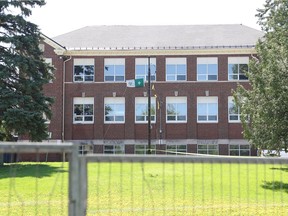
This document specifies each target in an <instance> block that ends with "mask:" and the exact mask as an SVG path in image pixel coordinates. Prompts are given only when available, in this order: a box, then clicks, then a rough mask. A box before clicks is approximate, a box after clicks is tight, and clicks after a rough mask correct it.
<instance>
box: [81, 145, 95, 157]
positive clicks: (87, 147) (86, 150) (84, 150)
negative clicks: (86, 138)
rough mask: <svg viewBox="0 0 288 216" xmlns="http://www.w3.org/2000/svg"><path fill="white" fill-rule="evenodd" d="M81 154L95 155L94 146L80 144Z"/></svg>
mask: <svg viewBox="0 0 288 216" xmlns="http://www.w3.org/2000/svg"><path fill="white" fill-rule="evenodd" d="M79 154H80V155H86V154H93V145H91V144H88V143H80V145H79Z"/></svg>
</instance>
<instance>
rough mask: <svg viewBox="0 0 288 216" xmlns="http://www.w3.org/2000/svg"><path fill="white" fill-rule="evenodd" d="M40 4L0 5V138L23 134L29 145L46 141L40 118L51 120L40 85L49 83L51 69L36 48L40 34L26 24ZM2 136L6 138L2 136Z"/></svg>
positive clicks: (4, 0) (6, 1) (39, 0)
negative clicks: (33, 10) (27, 138)
mask: <svg viewBox="0 0 288 216" xmlns="http://www.w3.org/2000/svg"><path fill="white" fill-rule="evenodd" d="M44 4H45V1H44V0H23V1H19V0H1V1H0V128H1V132H2V135H1V138H2V139H4V138H3V137H5V139H7V137H9V134H11V133H15V134H18V135H23V134H26V135H28V136H29V139H30V140H31V141H41V140H43V139H46V138H47V137H48V134H47V126H46V125H45V119H44V117H43V114H45V115H46V116H47V117H48V118H49V117H51V103H52V102H53V101H52V99H51V98H49V97H46V96H44V94H43V85H44V84H45V83H48V82H49V80H50V79H52V75H51V70H52V69H53V68H51V67H50V66H49V65H48V64H46V63H45V61H44V60H43V58H42V52H41V50H40V48H39V43H40V41H41V34H40V31H39V29H38V27H37V25H35V24H33V23H31V22H28V21H27V20H26V18H27V17H29V16H30V15H31V9H32V8H33V7H35V6H43V5H44ZM3 132H4V133H6V135H5V134H4V135H3Z"/></svg>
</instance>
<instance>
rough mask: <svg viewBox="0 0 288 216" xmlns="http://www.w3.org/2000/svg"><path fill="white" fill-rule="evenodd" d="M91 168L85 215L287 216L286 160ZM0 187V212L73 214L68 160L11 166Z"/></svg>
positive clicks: (98, 165)
mask: <svg viewBox="0 0 288 216" xmlns="http://www.w3.org/2000/svg"><path fill="white" fill-rule="evenodd" d="M88 173H89V178H88V187H89V189H88V209H87V215H111V216H112V215H113V216H114V215H165V216H166V215H272V214H274V215H275V216H276V215H288V166H284V165H282V166H281V165H276V164H275V165H273V164H264V165H255V164H250V165H247V164H231V165H230V164H222V165H221V164H198V163H196V164H156V163H145V164H141V163H135V164H131V163H123V164H121V163H91V164H89V166H88ZM11 176H14V177H13V178H11ZM79 184H81V182H80V183H79ZM0 192H1V195H0V215H13V216H14V215H25V216H26V215H53V216H54V215H67V208H68V207H67V205H68V164H67V163H41V164H38V165H36V164H35V163H19V164H16V165H5V166H4V167H2V168H0ZM8 213H9V214H8Z"/></svg>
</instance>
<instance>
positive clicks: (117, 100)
mask: <svg viewBox="0 0 288 216" xmlns="http://www.w3.org/2000/svg"><path fill="white" fill-rule="evenodd" d="M108 104H110V105H112V106H113V107H114V106H117V105H122V106H123V109H124V110H123V114H122V115H115V114H114V115H109V116H113V118H114V120H113V121H107V120H106V117H107V116H108V115H106V105H108ZM116 110H117V109H116ZM116 117H122V118H123V120H122V121H121V120H119V121H117V120H116ZM124 123H125V97H105V98H104V124H124Z"/></svg>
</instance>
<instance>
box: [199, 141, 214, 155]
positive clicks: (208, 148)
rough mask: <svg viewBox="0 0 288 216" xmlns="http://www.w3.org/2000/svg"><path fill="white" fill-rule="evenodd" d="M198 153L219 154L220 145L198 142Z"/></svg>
mask: <svg viewBox="0 0 288 216" xmlns="http://www.w3.org/2000/svg"><path fill="white" fill-rule="evenodd" d="M197 153H198V154H212V155H218V154H219V150H218V145H217V144H198V145H197Z"/></svg>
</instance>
